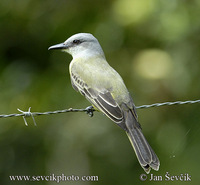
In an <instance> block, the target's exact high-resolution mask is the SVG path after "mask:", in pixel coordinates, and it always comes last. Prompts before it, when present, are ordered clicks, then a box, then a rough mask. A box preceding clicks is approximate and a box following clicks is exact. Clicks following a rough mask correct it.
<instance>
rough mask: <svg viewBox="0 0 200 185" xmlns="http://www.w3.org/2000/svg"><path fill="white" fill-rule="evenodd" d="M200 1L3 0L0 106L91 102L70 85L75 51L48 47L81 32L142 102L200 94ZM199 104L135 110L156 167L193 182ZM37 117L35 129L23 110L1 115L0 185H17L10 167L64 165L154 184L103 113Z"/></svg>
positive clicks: (105, 180)
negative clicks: (21, 115)
mask: <svg viewBox="0 0 200 185" xmlns="http://www.w3.org/2000/svg"><path fill="white" fill-rule="evenodd" d="M199 7H200V1H199V0H170V1H166V0H150V1H149V0H141V1H138V0H102V1H92V0H59V1H56V0H43V1H39V0H19V1H14V0H1V1H0V35H1V37H0V43H1V44H0V114H9V113H14V112H16V109H17V108H20V109H22V110H27V109H28V107H30V106H31V107H32V111H48V110H57V109H65V108H69V107H73V108H85V107H86V106H88V105H89V103H88V102H87V101H86V100H85V99H84V98H83V97H82V96H80V95H79V94H78V93H76V92H75V91H74V90H73V89H72V87H71V84H70V80H69V72H68V65H69V62H70V60H71V56H69V55H67V54H64V53H61V52H56V51H55V52H52V51H51V52H50V51H48V50H47V48H48V47H49V46H51V45H54V44H57V43H60V42H63V41H64V40H65V39H67V38H68V37H70V36H71V35H73V34H75V33H78V32H89V33H92V34H93V35H94V36H95V37H97V38H98V40H99V42H100V43H101V45H102V47H103V49H104V52H105V54H106V57H107V60H108V61H109V63H110V64H111V66H113V67H114V68H115V69H116V70H117V71H118V72H119V73H120V74H121V76H122V77H123V79H124V81H125V83H126V85H127V87H128V89H129V90H130V93H131V94H132V95H133V98H134V100H135V104H136V105H142V104H151V103H155V102H165V101H176V100H190V99H192V100H194V99H199V98H200V97H199V92H200V83H199V79H200V52H199V51H200V21H199V17H200V11H199ZM199 110H200V107H199V105H198V104H196V105H182V106H173V107H167V106H166V107H160V108H151V109H143V110H138V114H139V119H140V122H141V124H142V127H143V132H144V134H145V136H146V137H147V139H148V141H149V143H150V144H151V145H152V148H154V150H155V151H156V153H157V155H158V156H159V158H160V161H161V166H160V170H159V171H158V172H155V171H152V173H153V174H155V175H162V176H164V175H165V173H166V172H169V173H170V174H173V175H180V174H181V173H183V174H185V173H188V174H189V175H191V176H192V182H191V183H190V184H197V183H199V181H200V176H199V174H198V167H199V162H200V157H199V156H200V147H199V142H200V136H199V132H200V126H199V122H200V114H199ZM35 119H36V122H37V124H38V126H37V127H34V126H32V125H33V123H32V121H31V119H27V121H28V123H29V125H30V126H29V127H26V126H24V123H23V119H22V118H7V119H3V118H2V119H1V120H0V123H1V124H0V183H1V184H12V182H11V181H10V180H9V175H50V174H56V175H60V174H62V173H63V174H65V175H80V176H81V175H97V176H99V181H98V182H96V184H99V185H101V184H102V185H104V184H110V185H112V184H115V185H121V184H126V185H130V184H133V183H136V184H139V183H141V184H157V182H153V181H149V180H147V181H145V182H143V181H141V180H140V179H139V177H140V174H142V173H144V172H143V170H142V168H141V167H140V166H139V163H138V161H137V159H136V157H135V154H134V152H133V150H132V148H131V145H130V143H129V141H128V139H127V136H126V134H125V133H124V132H123V130H121V129H120V128H118V127H117V126H115V124H113V123H112V122H111V121H110V120H108V119H107V118H106V117H105V116H103V115H102V114H101V113H96V112H95V116H94V117H93V118H89V117H88V116H87V115H85V114H83V113H67V114H59V115H51V116H42V117H36V118H35ZM148 177H150V176H148ZM29 183H30V182H25V181H21V182H19V184H29ZM164 183H166V182H165V181H162V182H160V183H159V184H164ZM179 183H180V181H179V182H173V184H179ZM13 184H17V182H16V181H15V182H13ZM41 184H48V185H51V184H57V183H56V182H50V181H49V182H44V181H42V182H41ZM61 184H62V183H61ZM65 184H66V182H65ZM70 184H84V185H86V184H93V182H81V181H78V182H70Z"/></svg>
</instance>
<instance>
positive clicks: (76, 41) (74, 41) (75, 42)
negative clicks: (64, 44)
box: [73, 39, 81, 44]
mask: <svg viewBox="0 0 200 185" xmlns="http://www.w3.org/2000/svg"><path fill="white" fill-rule="evenodd" d="M73 43H74V44H80V43H81V41H80V40H76V39H75V40H73Z"/></svg>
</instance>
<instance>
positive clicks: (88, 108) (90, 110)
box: [85, 105, 95, 117]
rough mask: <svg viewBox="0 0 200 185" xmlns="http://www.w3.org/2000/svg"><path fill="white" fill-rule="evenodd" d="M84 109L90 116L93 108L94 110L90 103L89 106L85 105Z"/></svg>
mask: <svg viewBox="0 0 200 185" xmlns="http://www.w3.org/2000/svg"><path fill="white" fill-rule="evenodd" d="M85 110H86V113H87V114H88V115H89V116H90V117H92V116H93V115H94V114H93V112H94V111H95V110H94V107H93V106H92V105H91V106H89V107H86V108H85Z"/></svg>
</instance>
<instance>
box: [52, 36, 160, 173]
mask: <svg viewBox="0 0 200 185" xmlns="http://www.w3.org/2000/svg"><path fill="white" fill-rule="evenodd" d="M56 49H59V50H61V51H64V52H67V53H68V54H70V55H72V61H71V62H70V64H69V73H70V78H71V84H72V87H73V88H74V89H75V90H76V91H78V92H80V93H81V94H82V95H83V96H85V98H86V99H87V100H88V101H89V102H90V103H91V104H92V106H93V108H94V109H96V110H98V111H100V112H102V113H103V114H104V115H106V116H107V117H108V118H110V119H111V120H112V121H113V122H114V123H116V124H117V125H118V126H119V127H121V128H122V129H123V130H124V131H125V132H126V134H127V135H128V138H129V140H130V142H131V145H132V147H133V149H134V151H135V154H136V157H137V159H138V161H139V163H140V165H141V167H142V168H143V169H144V171H145V172H146V173H147V174H148V173H149V172H150V170H151V169H154V170H156V171H158V170H159V166H160V161H159V159H158V157H157V155H156V153H155V152H154V151H153V149H152V148H151V146H150V145H149V143H148V142H147V140H146V138H145V137H144V135H143V133H142V128H141V125H140V123H139V121H138V116H137V113H136V107H135V105H134V102H133V99H132V97H131V95H130V93H129V91H128V89H127V87H126V85H125V83H124V81H123V79H122V77H121V76H120V75H119V73H118V72H117V71H116V70H115V69H113V68H112V67H111V66H110V65H109V63H108V62H107V60H106V57H105V55H104V52H103V50H102V47H101V45H100V44H99V42H98V40H97V39H96V38H95V37H94V36H93V35H92V34H90V33H77V34H74V35H72V36H71V37H69V38H68V39H67V40H66V41H65V42H63V43H60V44H56V45H53V46H51V47H49V48H48V50H56Z"/></svg>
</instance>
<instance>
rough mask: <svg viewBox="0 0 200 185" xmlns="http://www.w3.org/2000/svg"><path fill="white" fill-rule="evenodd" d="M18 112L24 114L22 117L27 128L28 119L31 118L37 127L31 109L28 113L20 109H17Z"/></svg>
mask: <svg viewBox="0 0 200 185" xmlns="http://www.w3.org/2000/svg"><path fill="white" fill-rule="evenodd" d="M17 110H18V111H19V112H21V113H22V114H23V115H22V117H23V119H24V123H25V125H26V126H28V123H27V121H26V117H30V116H31V117H32V119H33V123H34V125H35V126H37V124H36V122H35V118H34V116H33V114H32V113H31V107H29V108H28V111H27V112H25V111H23V110H20V109H17Z"/></svg>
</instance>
